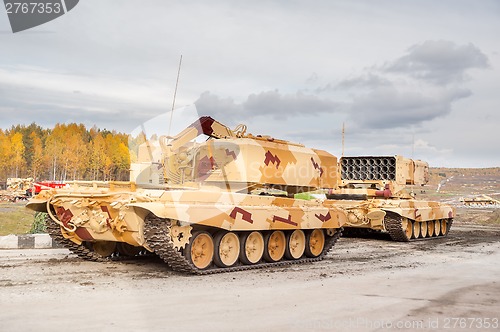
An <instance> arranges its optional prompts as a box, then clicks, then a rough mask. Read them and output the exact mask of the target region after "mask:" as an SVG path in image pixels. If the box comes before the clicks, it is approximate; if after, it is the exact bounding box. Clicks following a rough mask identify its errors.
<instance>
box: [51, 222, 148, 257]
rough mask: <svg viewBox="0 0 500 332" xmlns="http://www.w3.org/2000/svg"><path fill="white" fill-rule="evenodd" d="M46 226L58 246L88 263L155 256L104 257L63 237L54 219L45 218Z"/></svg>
mask: <svg viewBox="0 0 500 332" xmlns="http://www.w3.org/2000/svg"><path fill="white" fill-rule="evenodd" d="M45 225H46V226H47V233H48V234H49V235H50V237H51V238H52V240H53V241H54V242H55V243H56V244H58V245H60V246H62V247H64V248H66V249H69V251H71V252H72V253H73V254H75V255H77V256H78V257H80V258H82V259H85V260H88V261H93V262H109V261H123V260H130V259H137V258H139V257H146V256H147V257H149V256H153V255H154V254H139V255H135V256H124V255H120V253H119V252H118V251H115V252H113V253H112V254H111V255H110V256H108V257H103V256H101V255H99V254H98V253H96V252H94V251H92V250H91V249H89V248H88V247H87V246H85V244H84V243H82V244H76V243H75V242H73V241H71V240H69V239H66V238H65V237H64V236H63V235H62V232H61V227H60V226H59V225H57V224H56V223H55V222H54V221H53V220H52V219H50V217H49V216H48V215H47V216H46V218H45ZM144 251H145V250H144Z"/></svg>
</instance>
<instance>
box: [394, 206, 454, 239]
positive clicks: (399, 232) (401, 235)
mask: <svg viewBox="0 0 500 332" xmlns="http://www.w3.org/2000/svg"><path fill="white" fill-rule="evenodd" d="M402 220H403V217H401V216H400V215H398V214H395V213H387V215H386V216H385V219H384V223H385V229H386V230H387V232H388V233H389V235H390V236H391V239H392V240H394V241H398V242H413V241H426V240H432V239H439V238H442V237H445V236H447V235H448V233H449V231H450V228H451V225H452V224H453V219H448V220H447V223H446V234H445V235H439V236H435V237H425V238H417V239H409V238H408V237H407V236H406V233H405V231H404V230H403V227H402Z"/></svg>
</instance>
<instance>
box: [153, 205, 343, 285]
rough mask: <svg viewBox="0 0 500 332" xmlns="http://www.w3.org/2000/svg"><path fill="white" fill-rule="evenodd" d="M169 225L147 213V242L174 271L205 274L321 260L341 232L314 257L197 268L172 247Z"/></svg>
mask: <svg viewBox="0 0 500 332" xmlns="http://www.w3.org/2000/svg"><path fill="white" fill-rule="evenodd" d="M170 226H171V221H170V219H162V218H159V217H157V216H155V215H153V214H150V215H148V217H146V220H145V225H144V235H145V238H146V242H147V244H148V245H149V246H150V247H151V248H152V249H153V250H154V252H155V253H156V254H157V255H158V256H160V258H161V259H163V260H164V261H165V262H166V263H167V264H168V265H169V266H170V267H171V268H172V269H173V270H174V271H177V272H185V273H191V274H198V275H207V274H214V273H222V272H235V271H244V270H251V269H262V268H268V267H275V266H286V265H292V264H302V263H308V262H317V261H320V260H322V259H323V258H324V257H325V256H326V254H327V253H328V252H329V251H330V249H331V248H332V247H333V246H334V245H335V242H337V240H338V239H339V237H340V236H341V234H342V232H341V229H339V230H337V231H336V232H335V234H334V235H333V236H326V242H325V247H324V248H323V252H322V253H321V254H320V255H319V256H318V257H315V258H308V257H305V258H301V259H297V260H284V261H279V262H276V263H266V262H261V263H257V264H252V265H237V266H232V267H227V268H219V267H216V266H214V264H212V267H211V268H209V269H206V270H199V269H197V268H196V267H195V266H194V265H193V264H192V263H191V262H190V261H188V260H187V259H186V258H185V257H184V256H183V254H182V253H181V252H180V251H178V250H177V249H175V248H174V246H173V242H172V241H171V238H170V235H169V227H170Z"/></svg>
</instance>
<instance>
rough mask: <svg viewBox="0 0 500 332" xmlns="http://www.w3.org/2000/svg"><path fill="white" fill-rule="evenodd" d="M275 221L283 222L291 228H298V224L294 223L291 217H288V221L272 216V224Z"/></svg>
mask: <svg viewBox="0 0 500 332" xmlns="http://www.w3.org/2000/svg"><path fill="white" fill-rule="evenodd" d="M275 221H281V222H284V223H285V224H289V225H293V226H298V224H297V223H296V222H293V221H292V216H291V215H288V219H285V218H281V217H278V216H274V217H273V222H275Z"/></svg>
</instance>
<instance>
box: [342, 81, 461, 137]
mask: <svg viewBox="0 0 500 332" xmlns="http://www.w3.org/2000/svg"><path fill="white" fill-rule="evenodd" d="M470 95H471V92H470V90H467V89H461V88H454V89H442V88H436V89H426V90H424V91H419V90H417V89H415V90H414V89H410V88H408V87H406V88H405V87H403V88H401V87H398V88H396V87H393V86H382V87H377V88H373V89H372V90H371V91H370V92H369V93H367V94H362V95H359V96H356V97H355V98H354V99H353V100H352V103H351V106H350V121H352V122H354V123H357V124H359V125H360V126H361V127H364V128H372V129H384V128H385V129H387V128H394V127H411V126H414V125H419V124H421V123H422V122H425V121H431V120H433V119H435V118H438V117H442V116H445V115H447V114H449V113H450V112H451V109H452V107H451V105H452V103H453V102H455V101H457V100H459V99H462V98H466V97H469V96H470Z"/></svg>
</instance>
